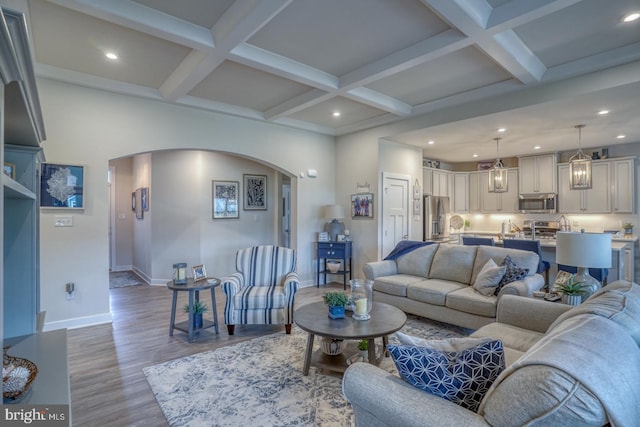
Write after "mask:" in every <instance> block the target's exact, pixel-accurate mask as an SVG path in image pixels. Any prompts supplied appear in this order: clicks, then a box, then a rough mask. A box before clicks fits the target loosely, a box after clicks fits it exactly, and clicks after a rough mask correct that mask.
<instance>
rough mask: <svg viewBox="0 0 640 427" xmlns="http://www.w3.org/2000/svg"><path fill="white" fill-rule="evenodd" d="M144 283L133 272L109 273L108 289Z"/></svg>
mask: <svg viewBox="0 0 640 427" xmlns="http://www.w3.org/2000/svg"><path fill="white" fill-rule="evenodd" d="M143 283H144V281H143V280H142V279H141V278H140V277H138V276H137V275H136V274H135V273H134V272H133V271H111V272H109V289H114V288H125V287H127V286H137V285H142V284H143Z"/></svg>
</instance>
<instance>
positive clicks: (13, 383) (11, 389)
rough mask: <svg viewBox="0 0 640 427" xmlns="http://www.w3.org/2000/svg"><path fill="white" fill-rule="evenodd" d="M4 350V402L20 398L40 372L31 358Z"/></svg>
mask: <svg viewBox="0 0 640 427" xmlns="http://www.w3.org/2000/svg"><path fill="white" fill-rule="evenodd" d="M8 348H9V347H5V348H4V350H3V352H2V397H3V401H4V402H11V401H15V400H18V399H20V398H21V397H22V396H23V395H24V394H25V393H26V392H27V391H28V390H29V387H30V386H31V383H32V382H33V380H34V379H35V378H36V375H37V374H38V367H37V366H36V365H35V363H33V362H32V361H30V360H27V359H22V358H20V357H13V356H9V355H8V354H7V349H8Z"/></svg>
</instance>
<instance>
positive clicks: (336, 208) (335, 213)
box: [324, 205, 344, 219]
mask: <svg viewBox="0 0 640 427" xmlns="http://www.w3.org/2000/svg"><path fill="white" fill-rule="evenodd" d="M324 218H326V219H343V218H344V208H343V207H342V206H340V205H326V206H325V207H324Z"/></svg>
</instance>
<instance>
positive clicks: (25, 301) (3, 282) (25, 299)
mask: <svg viewBox="0 0 640 427" xmlns="http://www.w3.org/2000/svg"><path fill="white" fill-rule="evenodd" d="M0 12H1V13H2V15H3V16H4V20H2V21H1V22H0V40H2V41H3V48H2V49H0V78H1V79H2V85H0V103H1V104H0V105H2V108H1V109H0V123H2V125H3V126H2V127H0V129H2V130H3V131H2V132H1V133H0V153H1V154H0V157H1V159H0V162H2V163H3V164H5V162H6V163H11V164H12V165H13V176H8V175H6V174H0V183H1V184H2V185H1V186H0V187H1V188H2V197H1V198H0V203H2V205H1V209H0V212H1V213H0V219H1V220H2V224H3V227H2V231H1V233H2V242H3V244H2V245H1V246H0V254H2V275H1V277H0V292H2V305H3V309H2V316H1V319H0V341H3V340H5V339H9V338H14V337H18V336H22V335H29V334H33V333H34V332H35V331H36V316H37V313H38V312H39V310H40V281H39V279H40V278H39V252H40V251H39V247H38V242H39V228H38V227H39V206H38V204H39V170H40V162H41V161H42V160H43V155H42V151H41V148H40V142H42V141H43V140H44V138H45V134H44V124H43V120H42V114H41V111H40V105H39V100H38V94H37V88H36V81H35V75H34V72H33V64H32V63H31V52H30V51H29V37H28V35H27V29H26V26H25V20H24V16H23V14H21V13H17V12H12V11H8V10H5V9H4V8H2V7H0Z"/></svg>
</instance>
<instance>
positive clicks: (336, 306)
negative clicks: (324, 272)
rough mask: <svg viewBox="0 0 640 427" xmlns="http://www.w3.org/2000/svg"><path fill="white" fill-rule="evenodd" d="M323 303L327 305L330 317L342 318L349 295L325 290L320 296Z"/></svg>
mask: <svg viewBox="0 0 640 427" xmlns="http://www.w3.org/2000/svg"><path fill="white" fill-rule="evenodd" d="M322 298H323V299H324V303H325V304H327V305H328V306H329V317H330V318H332V319H344V318H345V314H344V308H345V306H346V305H347V303H348V302H349V297H348V296H347V294H345V293H344V292H327V293H326V294H324V296H323V297H322Z"/></svg>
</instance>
